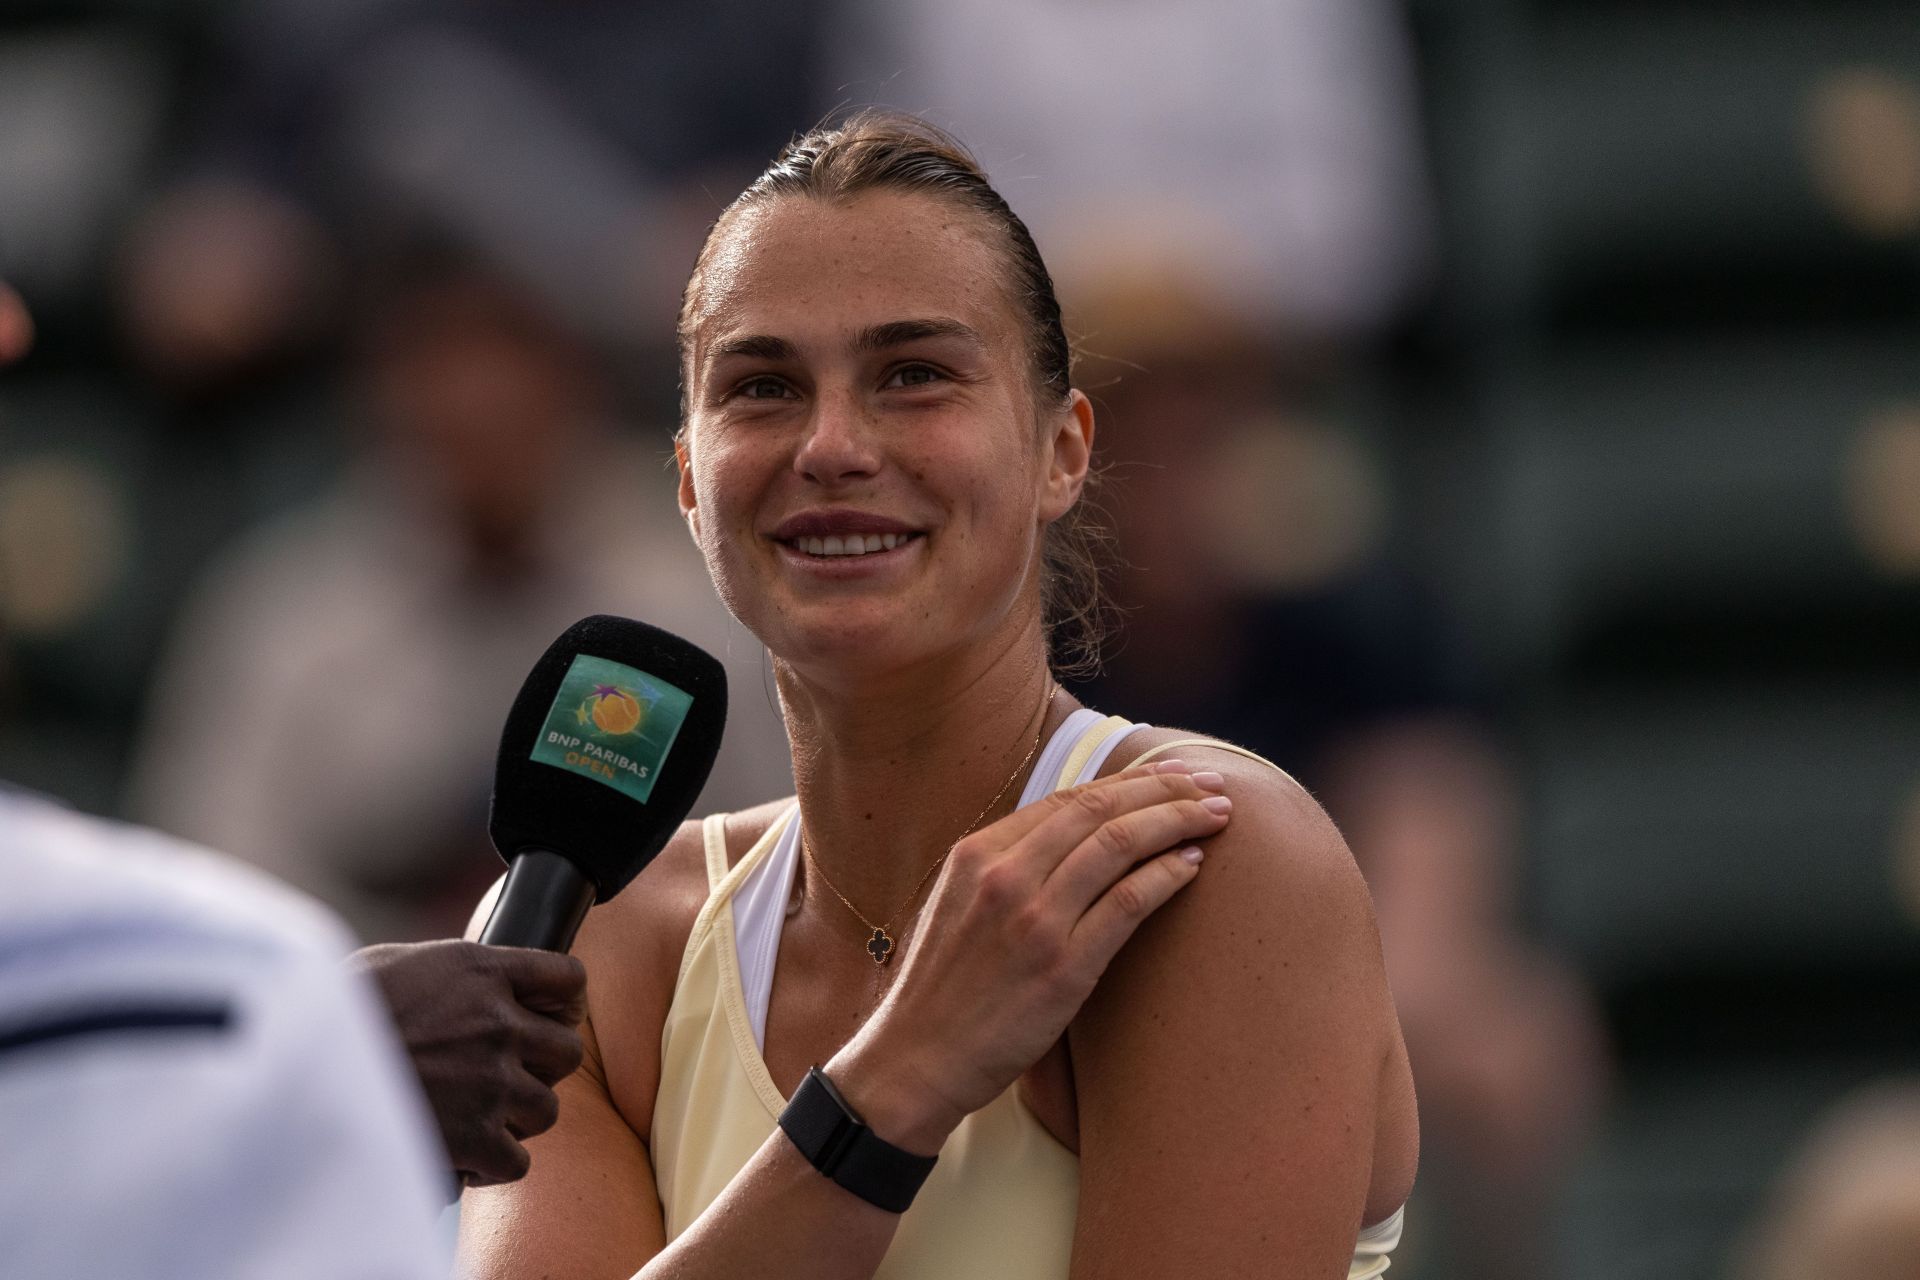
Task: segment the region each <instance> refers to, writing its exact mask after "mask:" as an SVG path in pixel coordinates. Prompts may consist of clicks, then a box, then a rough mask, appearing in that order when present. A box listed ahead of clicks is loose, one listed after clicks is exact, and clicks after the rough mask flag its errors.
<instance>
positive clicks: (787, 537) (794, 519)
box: [772, 508, 920, 542]
mask: <svg viewBox="0 0 1920 1280" xmlns="http://www.w3.org/2000/svg"><path fill="white" fill-rule="evenodd" d="M918 532H920V531H919V530H918V529H916V528H914V527H913V526H912V525H910V524H904V523H902V522H901V521H898V520H894V519H892V518H890V517H888V516H881V515H875V514H873V513H872V512H870V511H853V510H847V509H839V508H829V509H826V510H822V511H802V512H800V513H799V514H798V515H792V516H788V517H787V518H786V519H785V520H782V521H781V522H780V523H779V524H778V525H776V526H775V527H774V530H773V534H772V536H773V537H774V538H775V539H776V540H778V541H780V542H792V541H794V540H795V539H796V538H827V537H833V536H836V535H837V536H840V537H845V536H847V535H848V534H855V533H857V534H860V535H861V536H862V537H865V536H868V535H871V534H887V533H898V534H907V533H918Z"/></svg>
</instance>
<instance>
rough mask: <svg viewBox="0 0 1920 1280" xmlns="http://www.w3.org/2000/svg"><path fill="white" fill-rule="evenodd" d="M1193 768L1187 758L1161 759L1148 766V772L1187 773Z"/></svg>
mask: <svg viewBox="0 0 1920 1280" xmlns="http://www.w3.org/2000/svg"><path fill="white" fill-rule="evenodd" d="M1191 768H1193V766H1192V765H1190V764H1188V763H1187V762H1186V761H1185V760H1160V761H1157V762H1155V763H1153V764H1150V765H1148V766H1147V772H1148V773H1185V772H1187V770H1189V769H1191Z"/></svg>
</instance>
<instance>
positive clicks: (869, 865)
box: [776, 629, 1075, 928]
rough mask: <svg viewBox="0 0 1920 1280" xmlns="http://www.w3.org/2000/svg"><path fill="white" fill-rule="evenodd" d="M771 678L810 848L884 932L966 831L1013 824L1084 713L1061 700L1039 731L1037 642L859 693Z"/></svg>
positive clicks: (1035, 637) (1029, 638)
mask: <svg viewBox="0 0 1920 1280" xmlns="http://www.w3.org/2000/svg"><path fill="white" fill-rule="evenodd" d="M776 678H777V680H778V683H779V688H780V700H781V704H782V708H783V710H784V711H785V714H786V720H787V737H788V741H789V743H790V745H791V747H792V751H793V767H794V782H795V786H796V788H797V790H798V792H799V797H800V812H801V817H802V822H803V823H804V827H803V831H804V834H805V837H806V841H807V847H808V849H809V850H810V852H811V854H812V856H813V860H814V862H815V863H816V864H818V866H819V868H820V871H821V873H822V874H824V875H825V877H826V878H827V879H828V880H830V881H831V882H832V884H833V887H834V888H835V889H838V890H839V891H840V892H841V893H842V894H845V895H846V897H847V898H848V899H850V900H851V901H852V903H853V904H854V906H855V907H857V908H858V909H859V910H860V911H861V912H862V913H863V914H865V915H867V916H868V917H869V918H871V919H872V920H873V921H875V922H876V923H879V922H881V921H884V920H886V919H887V917H888V916H889V915H891V914H892V913H893V912H894V911H895V910H896V908H899V907H901V905H902V903H903V901H904V900H905V899H906V898H907V896H908V895H909V894H910V893H912V892H913V890H914V888H915V886H916V885H917V884H919V883H920V882H921V880H922V879H923V878H924V877H925V876H926V872H927V868H928V867H930V866H931V865H932V864H933V863H934V861H935V860H936V859H938V858H939V857H941V855H943V854H944V853H945V852H946V851H947V849H948V848H950V847H951V846H952V845H953V844H954V842H955V841H957V840H958V839H959V838H960V837H961V836H962V835H964V834H966V832H967V831H968V830H969V824H972V823H975V820H976V819H978V825H986V824H987V823H990V822H992V821H994V820H995V819H997V818H998V817H1000V816H1002V815H1003V814H1006V813H1009V812H1011V811H1012V809H1013V808H1014V806H1015V805H1016V804H1018V802H1019V794H1020V788H1021V786H1022V784H1023V783H1024V781H1025V778H1026V774H1027V773H1028V772H1029V771H1030V770H1031V768H1032V764H1031V761H1030V760H1029V756H1030V754H1031V753H1032V752H1033V748H1034V744H1035V742H1036V741H1037V740H1039V739H1040V738H1042V737H1044V735H1045V734H1047V733H1050V732H1052V731H1053V729H1054V728H1055V727H1056V726H1057V725H1058V724H1059V722H1060V721H1061V720H1063V719H1064V718H1065V717H1066V716H1067V715H1068V714H1069V712H1070V711H1071V710H1072V708H1073V706H1074V705H1075V704H1074V703H1073V700H1072V699H1071V698H1070V697H1068V696H1067V695H1065V694H1060V695H1059V696H1057V697H1054V698H1053V704H1052V706H1051V708H1048V709H1047V713H1046V714H1045V716H1044V719H1043V707H1044V705H1045V704H1046V702H1047V700H1048V697H1049V694H1050V692H1051V690H1052V688H1053V678H1052V675H1051V673H1050V672H1049V671H1048V669H1047V665H1046V648H1045V643H1044V641H1043V640H1042V638H1041V636H1040V634H1039V632H1038V630H1037V629H1035V630H1033V631H1032V632H1031V633H1030V634H1023V635H1021V636H1019V637H1017V638H1016V640H1015V641H1014V642H1013V643H1010V644H1007V645H1003V646H996V647H995V650H994V651H993V652H988V653H975V654H972V655H968V656H965V657H959V658H949V659H945V660H943V661H942V662H941V663H939V664H937V665H936V666H934V667H931V668H929V669H927V670H922V671H918V672H910V673H901V674H899V675H896V676H894V677H891V678H888V679H885V680H881V681H868V682H865V684H864V685H862V686H861V687H859V688H857V689H855V688H853V687H850V686H849V685H847V684H844V683H837V682H836V683H823V682H820V681H815V680H810V679H808V678H807V677H806V676H804V675H803V674H801V673H800V672H798V671H796V670H794V669H793V668H792V667H790V666H787V665H786V664H779V665H777V666H776ZM996 793H1000V794H998V798H997V799H996ZM990 801H991V802H992V803H991V804H989V802H990ZM983 808H987V809H988V810H989V811H988V812H987V813H986V814H985V815H984V816H982V814H981V810H982V809H983ZM928 883H929V884H930V883H931V881H929V882H928ZM925 896H926V895H925V893H924V892H923V893H921V894H920V895H919V896H918V897H917V898H916V900H915V902H914V903H913V904H911V905H910V906H909V908H908V909H907V910H905V911H903V912H902V913H901V914H902V919H903V920H904V919H910V918H911V917H912V916H913V914H914V911H915V909H917V906H918V905H919V903H920V902H923V901H924V900H925ZM827 897H828V900H829V902H832V899H831V895H827ZM832 907H833V909H834V910H835V911H841V912H844V911H845V908H844V907H842V906H840V904H839V903H837V902H832ZM852 926H853V922H852V921H851V919H850V920H849V927H850V928H851V927H852Z"/></svg>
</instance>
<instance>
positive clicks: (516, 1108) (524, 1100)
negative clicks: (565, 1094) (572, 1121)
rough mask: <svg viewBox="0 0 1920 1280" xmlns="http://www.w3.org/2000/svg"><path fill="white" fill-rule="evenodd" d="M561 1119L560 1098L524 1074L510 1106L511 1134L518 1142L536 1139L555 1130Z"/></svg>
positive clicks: (509, 1130) (509, 1126) (507, 1114)
mask: <svg viewBox="0 0 1920 1280" xmlns="http://www.w3.org/2000/svg"><path fill="white" fill-rule="evenodd" d="M559 1118H560V1095H559V1094H557V1093H555V1092H554V1091H553V1090H552V1089H550V1088H548V1087H547V1086H546V1085H544V1084H541V1083H540V1082H539V1081H538V1080H535V1079H534V1078H533V1077H532V1076H530V1075H528V1074H527V1073H526V1072H524V1071H523V1072H521V1073H520V1074H519V1079H518V1080H517V1081H516V1082H515V1087H514V1090H513V1096H512V1097H511V1098H510V1099H509V1100H508V1102H507V1109H506V1123H507V1132H508V1133H510V1134H512V1135H513V1136H514V1137H516V1138H532V1137H536V1136H538V1135H539V1134H543V1133H545V1132H546V1131H547V1130H549V1129H551V1128H553V1125H554V1122H555V1121H557V1120H558V1119H559Z"/></svg>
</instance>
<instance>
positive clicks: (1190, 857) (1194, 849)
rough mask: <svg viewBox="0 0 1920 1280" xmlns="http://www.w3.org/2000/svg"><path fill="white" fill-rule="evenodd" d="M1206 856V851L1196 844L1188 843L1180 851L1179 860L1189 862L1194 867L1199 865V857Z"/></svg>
mask: <svg viewBox="0 0 1920 1280" xmlns="http://www.w3.org/2000/svg"><path fill="white" fill-rule="evenodd" d="M1206 856H1207V855H1206V851H1205V850H1203V849H1201V847H1200V846H1199V845H1197V844H1190V845H1188V846H1187V847H1186V848H1184V849H1182V850H1181V851H1180V860H1181V861H1183V862H1188V863H1191V864H1193V865H1194V866H1196V867H1197V866H1199V865H1200V861H1201V859H1203V858H1205V857H1206Z"/></svg>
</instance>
